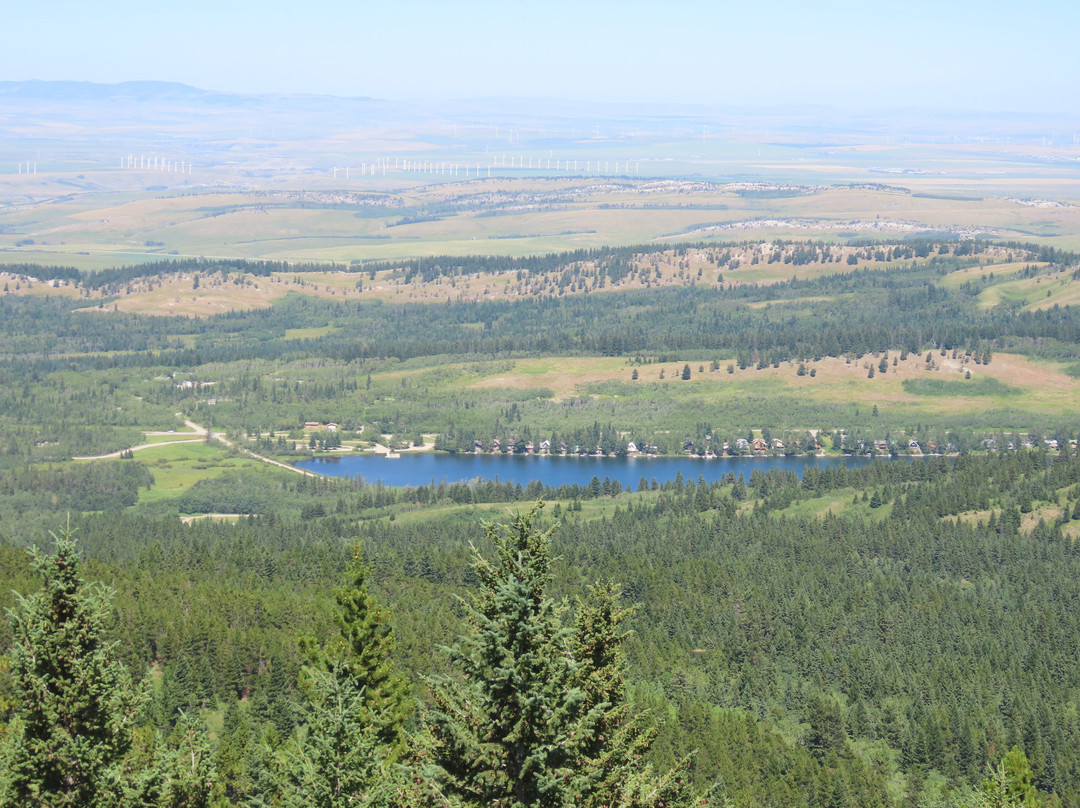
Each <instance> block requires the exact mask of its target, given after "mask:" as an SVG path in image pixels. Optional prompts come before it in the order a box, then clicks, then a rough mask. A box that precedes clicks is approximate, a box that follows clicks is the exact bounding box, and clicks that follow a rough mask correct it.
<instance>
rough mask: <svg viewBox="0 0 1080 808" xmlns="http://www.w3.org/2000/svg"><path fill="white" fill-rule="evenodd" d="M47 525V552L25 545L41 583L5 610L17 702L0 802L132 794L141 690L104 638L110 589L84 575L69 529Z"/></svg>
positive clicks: (83, 800) (57, 804)
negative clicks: (52, 530) (129, 768)
mask: <svg viewBox="0 0 1080 808" xmlns="http://www.w3.org/2000/svg"><path fill="white" fill-rule="evenodd" d="M52 535H53V538H54V539H55V541H56V547H55V551H54V553H53V554H52V555H48V556H44V555H40V554H38V553H37V552H36V551H32V552H33V564H34V566H35V568H36V569H37V572H38V573H39V574H40V575H41V577H42V579H43V585H42V588H41V589H40V590H39V591H38V592H36V593H34V594H32V595H29V596H27V597H21V596H20V597H18V600H17V603H16V607H15V608H14V609H12V610H11V611H10V612H9V615H10V618H11V626H12V633H13V638H14V640H13V646H12V650H11V672H12V674H13V677H14V679H15V686H16V691H17V694H18V703H17V706H16V710H15V720H14V721H13V722H12V726H11V729H10V733H9V735H8V736H7V738H6V739H5V742H4V748H3V753H2V758H0V764H2V771H3V773H2V774H0V806H5V807H6V806H20V808H29V806H48V807H49V808H61V807H62V806H90V805H92V806H112V805H128V804H132V803H134V802H135V798H134V796H133V795H132V794H131V793H130V789H131V788H132V778H129V777H127V776H126V774H125V771H124V766H123V763H124V756H125V755H126V754H127V753H128V751H129V749H130V748H131V743H132V731H133V722H134V716H135V714H136V712H137V710H138V707H139V701H140V699H139V695H138V693H137V692H136V690H135V688H134V687H132V684H131V680H130V678H129V676H128V673H127V670H126V669H125V667H124V665H123V664H122V663H121V662H120V661H119V660H118V659H117V656H118V655H117V654H116V648H115V643H109V642H107V641H106V640H105V636H104V635H105V621H106V616H107V614H108V611H109V602H110V600H111V598H112V591H111V590H109V589H106V588H104V587H94V586H88V585H87V584H86V583H85V582H84V581H83V579H82V576H81V574H80V572H79V559H78V555H77V554H76V551H75V541H74V539H73V538H72V535H71V530H70V529H66V530H64V531H61V533H60V535H59V536H57V535H56V534H52ZM125 792H127V793H125Z"/></svg>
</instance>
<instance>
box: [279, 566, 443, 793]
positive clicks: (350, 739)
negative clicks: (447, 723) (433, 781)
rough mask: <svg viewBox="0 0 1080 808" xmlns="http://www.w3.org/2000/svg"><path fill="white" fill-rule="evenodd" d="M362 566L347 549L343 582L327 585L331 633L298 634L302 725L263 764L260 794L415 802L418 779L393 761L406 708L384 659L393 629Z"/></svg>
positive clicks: (403, 688)
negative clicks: (325, 636) (265, 778)
mask: <svg viewBox="0 0 1080 808" xmlns="http://www.w3.org/2000/svg"><path fill="white" fill-rule="evenodd" d="M369 573H370V570H369V568H368V567H367V566H366V565H365V564H364V563H363V560H362V557H361V553H360V548H359V546H357V547H356V548H355V549H354V553H353V559H352V561H351V562H350V564H349V567H348V569H347V571H346V580H345V583H344V584H343V585H342V586H340V587H338V588H337V589H336V590H335V591H334V596H335V600H336V601H337V606H338V613H337V616H336V618H335V621H336V623H337V627H338V636H337V637H335V638H334V639H333V640H331V641H330V642H329V643H328V644H327V645H325V646H320V645H318V644H317V643H315V642H314V641H313V640H311V639H310V638H308V639H304V640H302V641H301V645H302V646H303V648H304V650H305V652H306V654H307V657H308V663H309V664H308V665H306V666H305V667H304V669H303V670H302V672H301V680H300V686H301V689H302V691H303V693H304V695H305V697H306V715H305V718H306V721H305V725H304V726H303V727H301V728H300V729H298V730H297V731H296V732H295V733H294V734H293V736H292V737H291V738H290V739H289V741H288V742H287V743H286V744H285V745H284V746H283V747H282V748H281V749H280V750H279V751H278V753H277V754H276V755H275V756H274V759H273V760H272V762H271V765H270V772H269V774H270V780H271V782H272V784H271V786H270V792H271V793H270V794H269V795H268V798H267V802H269V804H271V805H275V806H282V807H283V808H293V807H294V806H296V808H299V806H317V808H338V806H341V807H342V808H344V806H371V807H372V808H376V807H377V806H392V805H410V806H417V805H419V804H420V802H421V800H420V799H419V798H418V797H417V795H419V794H422V793H424V790H423V788H422V785H423V783H422V782H421V783H420V784H418V783H417V782H416V779H415V778H413V779H412V781H411V782H410V781H409V780H408V778H407V777H406V773H407V768H406V767H405V766H403V765H398V763H397V761H398V760H399V759H400V758H402V757H403V755H404V753H405V751H406V749H405V747H406V741H407V739H406V736H405V722H406V720H407V719H408V717H409V713H410V712H411V710H412V702H411V699H410V697H409V692H408V688H407V685H406V684H405V682H404V680H403V679H402V678H401V677H400V676H398V675H397V674H396V673H395V672H394V670H393V665H392V663H391V660H390V653H391V651H392V649H393V639H394V638H393V631H392V629H391V627H390V623H389V619H388V615H387V613H386V611H385V610H384V609H383V608H382V607H381V606H379V604H378V601H377V600H376V599H375V598H374V597H373V596H372V595H370V594H369V593H368V591H367V578H368V575H369Z"/></svg>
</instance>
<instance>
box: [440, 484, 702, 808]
mask: <svg viewBox="0 0 1080 808" xmlns="http://www.w3.org/2000/svg"><path fill="white" fill-rule="evenodd" d="M540 507H541V506H540V505H537V506H536V507H535V508H533V509H532V510H531V511H529V512H528V513H526V514H517V515H516V516H515V517H514V518H513V520H512V522H511V523H510V524H509V525H485V526H484V530H485V534H486V536H487V538H488V539H489V540H490V541H491V543H492V544H493V545H494V548H495V555H496V558H495V562H494V563H491V562H489V561H487V559H485V558H484V557H483V556H482V555H480V554H479V553H476V558H475V561H474V564H473V566H474V569H475V570H476V573H477V576H478V577H479V579H480V584H481V591H480V594H479V595H476V596H474V597H473V598H472V599H471V600H470V601H469V602H467V603H466V604H465V606H466V610H467V613H468V619H469V623H470V625H471V631H470V632H469V633H468V634H467V635H465V636H463V637H461V638H460V639H459V641H458V642H457V644H456V645H454V646H453V647H452V648H450V649H448V653H449V656H450V659H451V661H452V663H453V664H454V666H455V667H456V668H457V669H458V675H457V676H444V677H439V678H436V679H434V680H433V682H432V685H433V698H434V708H433V709H432V710H431V712H430V713H429V715H428V724H429V727H430V730H431V734H432V739H433V746H432V757H433V760H434V763H435V764H436V766H437V767H438V769H439V771H440V774H441V783H442V785H443V787H444V788H445V790H446V792H448V793H449V794H451V795H453V796H454V797H456V798H457V799H458V800H459V801H460V804H461V805H463V806H477V808H478V807H479V806H485V808H532V807H533V806H544V808H548V807H549V806H551V807H554V806H558V807H559V808H565V807H568V806H582V805H595V806H600V805H606V806H610V807H611V808H615V806H638V805H642V806H644V805H651V806H661V805H665V806H675V805H680V804H686V803H687V802H688V797H687V795H686V790H685V787H684V786H683V785H682V784H681V783H680V782H678V780H679V778H678V776H677V775H674V774H673V775H672V776H671V777H665V778H659V779H657V778H653V777H652V776H651V774H650V773H649V772H648V770H647V768H645V767H642V766H641V762H640V760H637V757H638V756H639V755H640V754H641V753H642V752H644V751H645V750H646V749H647V748H648V745H649V741H650V740H651V738H650V736H649V734H648V732H647V731H646V730H645V729H644V728H643V727H641V726H640V725H638V724H637V723H636V722H634V721H632V720H630V717H629V714H628V710H627V709H626V707H625V693H624V687H623V682H622V674H621V669H620V661H619V658H618V646H619V644H620V642H621V639H622V638H621V634H620V631H619V628H618V625H619V623H620V622H621V619H622V617H623V613H622V612H620V611H619V610H618V608H617V606H616V604H615V602H614V592H613V591H612V590H611V589H610V588H608V589H602V590H600V592H599V593H598V594H599V595H600V597H599V599H598V603H597V605H594V606H591V607H587V608H585V609H583V610H582V616H581V618H579V621H578V625H577V629H576V631H575V629H574V628H573V627H568V626H567V625H566V621H565V620H564V617H565V611H566V609H565V608H564V607H563V606H562V605H561V604H558V603H556V602H555V601H554V600H553V599H552V598H551V597H550V596H549V595H548V594H547V591H548V588H549V585H550V583H551V573H550V539H551V535H552V532H553V528H551V529H548V530H544V531H540V530H538V529H536V528H534V521H535V519H536V517H537V514H538V511H539V508H540ZM634 767H636V769H635V768H634ZM621 778H622V781H620V779H621Z"/></svg>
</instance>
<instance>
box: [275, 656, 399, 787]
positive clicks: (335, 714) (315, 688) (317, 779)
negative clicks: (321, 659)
mask: <svg viewBox="0 0 1080 808" xmlns="http://www.w3.org/2000/svg"><path fill="white" fill-rule="evenodd" d="M304 692H305V695H306V697H307V710H306V712H305V718H306V724H305V727H304V729H303V730H302V731H301V732H299V733H298V734H296V735H295V736H293V738H292V739H290V740H289V742H288V743H286V744H285V745H284V746H283V747H282V748H281V750H280V751H279V752H278V753H277V755H276V756H275V758H274V760H273V761H272V762H271V763H270V772H271V779H272V781H273V784H274V785H273V793H272V796H271V797H270V798H269V800H268V803H269V804H270V805H273V806H280V807H281V808H308V806H311V807H312V808H346V806H357V807H359V806H373V807H374V806H389V805H391V804H393V799H394V797H395V796H396V795H397V793H398V792H399V790H401V789H403V788H404V787H405V786H404V783H403V782H402V778H401V777H400V776H397V777H395V773H396V770H395V769H394V768H392V766H391V762H390V760H389V755H390V753H391V748H390V747H388V746H387V745H386V744H384V743H383V742H382V741H381V739H380V738H379V732H378V730H379V727H380V725H385V724H386V723H388V722H389V721H390V717H389V716H383V715H381V714H380V712H381V711H380V709H379V708H374V709H373V708H372V707H371V706H370V704H369V703H368V700H367V699H366V698H365V694H364V692H363V690H362V689H361V688H358V687H357V685H356V679H355V678H354V677H353V676H352V675H351V672H350V671H349V670H347V669H346V668H345V667H344V666H341V665H339V666H338V667H336V668H335V669H332V670H330V671H326V670H323V669H321V668H312V669H310V670H309V671H307V673H306V675H305V686H304Z"/></svg>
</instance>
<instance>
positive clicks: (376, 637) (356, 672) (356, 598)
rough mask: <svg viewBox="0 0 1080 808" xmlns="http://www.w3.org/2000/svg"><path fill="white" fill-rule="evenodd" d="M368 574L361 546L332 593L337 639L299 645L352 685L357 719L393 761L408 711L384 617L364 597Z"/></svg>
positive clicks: (399, 748)
mask: <svg viewBox="0 0 1080 808" xmlns="http://www.w3.org/2000/svg"><path fill="white" fill-rule="evenodd" d="M370 573H371V569H370V568H369V567H368V566H367V565H366V564H364V561H363V557H362V554H361V550H360V546H359V545H356V546H355V547H354V548H353V558H352V561H351V562H350V563H349V566H348V568H347V569H346V572H345V575H346V580H345V583H344V584H343V585H342V586H340V587H338V588H337V589H335V590H334V599H335V600H336V601H337V607H338V609H337V615H336V616H335V619H334V622H335V623H336V624H337V627H338V637H336V638H334V640H332V641H331V642H330V643H329V645H327V646H326V647H320V646H318V645H316V644H315V643H314V642H313V641H312V640H310V639H306V640H302V641H301V645H302V646H303V648H304V650H305V651H306V653H307V656H308V660H309V663H310V665H311V666H312V667H313V668H315V669H318V670H321V671H323V672H325V673H333V674H334V675H335V676H340V675H346V676H348V677H350V678H351V679H352V682H353V685H354V687H355V690H356V692H357V693H358V694H359V695H358V698H359V702H358V704H359V706H360V713H359V714H358V715H357V717H356V719H357V720H358V721H360V722H361V723H362V724H371V725H372V726H373V727H374V729H375V733H376V737H377V739H378V741H379V743H380V744H381V745H383V746H385V747H387V748H388V749H389V750H390V756H391V757H396V756H397V755H398V754H400V752H401V751H402V749H403V747H404V744H405V737H404V727H405V722H406V721H407V720H408V718H409V715H410V714H411V712H412V709H413V703H412V700H411V698H410V696H409V689H408V686H407V685H406V683H405V681H404V680H403V679H402V678H401V677H400V676H398V675H397V674H396V673H395V672H394V668H393V664H392V662H391V660H390V656H391V653H392V651H393V648H394V633H393V629H392V628H391V626H390V622H389V615H388V613H387V611H386V610H385V609H384V608H382V606H380V605H379V603H378V601H377V600H376V599H375V598H374V597H373V596H372V595H371V594H369V593H368V590H367V580H368V576H369V575H370Z"/></svg>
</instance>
